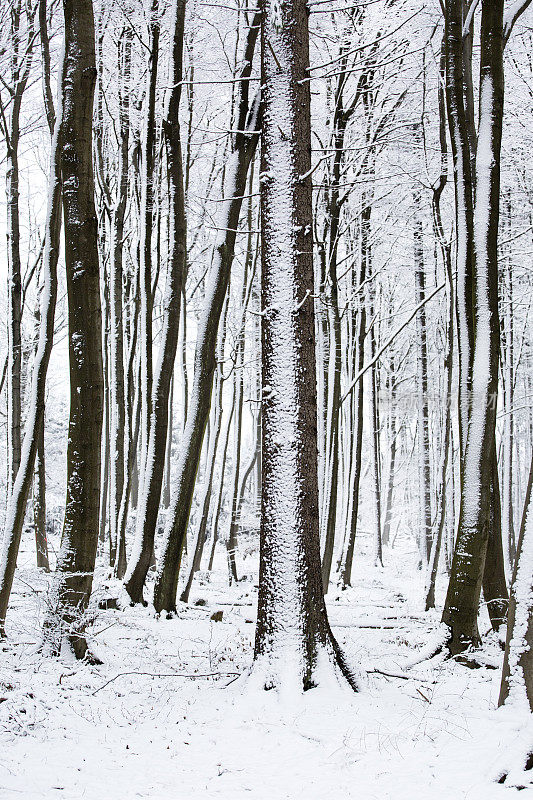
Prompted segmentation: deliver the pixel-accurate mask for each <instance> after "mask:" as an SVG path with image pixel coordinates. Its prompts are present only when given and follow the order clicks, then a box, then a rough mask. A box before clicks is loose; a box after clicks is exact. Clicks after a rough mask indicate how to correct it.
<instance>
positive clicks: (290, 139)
mask: <svg viewBox="0 0 533 800" xmlns="http://www.w3.org/2000/svg"><path fill="white" fill-rule="evenodd" d="M262 11H263V16H262V21H261V32H262V47H261V69H262V84H263V104H264V105H263V123H262V153H261V174H262V181H261V212H262V234H261V235H262V312H261V324H262V386H263V393H262V404H261V409H262V422H263V485H262V500H261V552H260V566H259V598H258V615H257V628H256V640H255V661H254V668H253V673H252V676H253V680H255V681H256V682H257V684H258V685H259V686H262V687H264V688H265V689H270V688H273V687H277V688H280V689H282V690H285V689H287V690H289V691H291V690H292V691H294V690H296V691H301V690H303V689H310V688H312V687H313V686H315V685H316V684H317V683H318V681H319V669H320V671H321V672H320V674H321V676H322V677H323V676H324V671H323V670H324V661H325V659H327V660H328V661H329V663H330V664H331V668H332V670H335V669H336V668H340V671H342V672H343V674H344V675H345V676H346V677H347V678H348V680H351V682H352V685H354V688H355V684H354V682H353V678H352V676H351V674H350V672H349V670H348V669H347V666H346V663H345V662H344V659H343V657H342V655H341V653H340V651H339V648H338V645H337V643H336V641H335V639H334V637H333V635H332V632H331V629H330V626H329V622H328V618H327V613H326V607H325V603H324V597H323V587H322V578H321V564H320V539H319V529H318V524H319V520H318V515H319V512H318V475H317V391H316V364H315V347H314V333H315V323H314V304H313V301H312V297H311V296H312V294H313V288H314V279H313V240H312V202H311V194H312V186H311V174H310V173H311V170H310V166H311V125H310V88H309V81H308V80H307V79H306V78H307V75H308V72H307V68H308V65H309V32H308V20H307V16H308V15H307V8H306V5H305V2H304V0H293V2H291V3H290V4H289V3H287V4H284V5H283V6H280V5H279V4H278V3H277V2H275V0H264V2H263V4H262ZM319 665H320V667H319Z"/></svg>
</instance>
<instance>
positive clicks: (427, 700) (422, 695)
mask: <svg viewBox="0 0 533 800" xmlns="http://www.w3.org/2000/svg"><path fill="white" fill-rule="evenodd" d="M416 691H417V692H418V694H419V695H420V697H422V698H423V699H424V700H425V701H426V703H431V700H429V699H428V698H427V697H426V695H425V694H424V692H421V691H420V689H419V688H418V686H417V688H416Z"/></svg>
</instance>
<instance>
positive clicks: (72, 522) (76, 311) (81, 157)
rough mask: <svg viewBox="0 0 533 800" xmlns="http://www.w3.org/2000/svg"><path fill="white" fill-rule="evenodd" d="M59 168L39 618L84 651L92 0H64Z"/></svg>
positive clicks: (97, 341) (95, 380)
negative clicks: (51, 439) (57, 368)
mask: <svg viewBox="0 0 533 800" xmlns="http://www.w3.org/2000/svg"><path fill="white" fill-rule="evenodd" d="M63 10H64V15H65V69H64V73H63V78H62V83H61V93H62V107H63V122H62V142H61V172H62V178H63V209H64V219H65V264H66V273H67V293H68V318H69V361H70V419H69V438H68V445H67V496H66V507H65V522H64V528H63V537H62V542H61V550H60V553H59V558H58V565H57V580H56V585H55V593H54V597H53V600H52V605H51V610H50V613H49V615H48V618H47V620H46V623H45V628H46V632H47V634H48V637H49V642H50V646H51V650H52V652H56V653H58V652H59V651H60V649H61V644H62V642H63V641H68V642H69V643H70V646H71V647H72V649H73V651H74V653H75V655H76V656H77V657H78V658H81V657H83V656H84V655H85V654H86V651H87V643H86V641H85V637H84V635H83V612H84V611H85V609H86V607H87V604H88V602H89V598H90V594H91V589H92V582H93V573H94V564H95V558H96V549H97V544H98V521H99V513H98V512H99V499H100V498H99V492H100V466H101V437H102V410H103V368H102V350H101V348H102V314H101V307H100V287H99V265H98V245H97V220H96V210H95V206H94V177H93V166H92V112H93V99H94V87H95V81H96V74H97V73H96V64H95V38H94V17H93V7H92V2H91V0H64V2H63Z"/></svg>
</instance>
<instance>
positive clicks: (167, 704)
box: [0, 542, 533, 800]
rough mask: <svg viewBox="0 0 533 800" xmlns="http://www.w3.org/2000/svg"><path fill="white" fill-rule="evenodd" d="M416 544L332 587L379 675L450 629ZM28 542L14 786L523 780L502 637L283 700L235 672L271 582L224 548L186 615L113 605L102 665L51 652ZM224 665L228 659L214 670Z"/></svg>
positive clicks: (2, 656) (6, 777)
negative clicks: (502, 705)
mask: <svg viewBox="0 0 533 800" xmlns="http://www.w3.org/2000/svg"><path fill="white" fill-rule="evenodd" d="M404 549H405V552H401V546H400V545H398V546H397V548H396V552H395V557H394V559H392V558H390V562H391V563H390V566H386V567H385V569H378V568H375V567H374V566H373V565H372V558H371V556H370V553H369V552H367V553H366V554H365V553H363V554H359V555H358V556H357V561H356V563H355V564H354V573H355V575H356V580H355V581H354V587H353V588H352V589H350V590H347V591H345V592H337V591H335V590H334V589H331V590H330V593H329V595H328V608H329V614H330V621H331V624H332V627H333V630H334V632H335V634H336V636H337V638H338V640H339V642H340V643H341V644H342V646H343V647H344V648H345V650H346V653H347V655H348V656H349V658H350V659H351V660H352V662H353V663H354V664H357V665H359V668H360V669H361V670H362V671H363V673H365V672H366V671H371V670H372V669H373V668H376V667H377V668H379V669H380V670H383V671H385V672H387V671H389V672H392V673H394V672H396V673H398V672H403V671H404V670H405V667H406V664H407V662H408V661H409V660H411V661H412V660H414V659H415V658H416V656H417V653H421V654H423V652H424V650H426V649H427V648H428V646H430V645H431V642H432V641H434V640H435V638H436V637H438V635H439V615H438V613H436V612H430V613H423V612H422V611H421V608H422V607H423V606H422V600H421V597H422V583H423V575H422V573H421V572H419V571H418V570H417V569H416V554H415V553H414V552H410V551H409V542H405V547H404ZM368 550H370V543H369V546H368ZM398 550H400V553H398ZM25 555H26V554H23V556H22V558H21V560H22V562H23V563H22V568H20V569H19V571H18V573H17V577H16V580H15V595H14V598H13V603H12V609H11V612H10V620H9V626H8V628H9V633H10V639H9V640H8V642H6V643H3V644H2V645H1V646H0V747H1V749H0V798H2V800H3V799H4V798H24V800H34V798H60V797H63V798H68V800H77V798H86V799H87V800H93V798H94V799H96V798H98V800H105V799H106V798H121V800H128V799H129V798H138V797H140V798H154V800H156V799H157V800H159V798H161V800H163V798H165V800H172V798H192V797H194V798H206V800H207V799H211V798H213V799H214V798H224V799H225V798H228V800H229V799H230V798H231V800H240V798H253V799H254V800H256V799H257V800H263V798H264V799H265V800H266V799H267V798H268V800H284V799H285V798H287V799H290V800H293V799H294V800H297V799H298V800H299V798H300V797H305V798H306V800H314V798H317V800H318V798H321V800H323V799H326V800H327V798H358V800H374V798H375V799H376V800H388V799H389V798H394V800H414V799H415V798H421V799H422V800H426V799H427V798H439V799H441V798H442V800H448V799H449V800H459V798H467V800H492V798H503V797H508V796H509V793H511V794H513V791H516V789H515V790H513V789H512V788H510V787H511V786H512V785H513V783H514V785H515V786H516V785H522V786H523V785H524V773H521V771H520V770H519V769H518V765H520V764H521V763H523V759H524V755H525V753H526V752H527V751H528V750H529V748H530V747H531V744H532V743H533V729H532V727H531V722H530V718H529V715H525V716H524V717H523V718H522V717H521V716H520V715H519V714H517V713H516V711H513V712H512V713H510V712H508V711H507V710H506V711H505V712H503V711H496V710H495V709H496V702H497V697H498V690H499V682H500V669H501V660H502V653H501V650H500V648H499V646H498V643H497V642H495V641H491V640H490V637H489V642H488V644H487V646H486V647H485V648H484V651H483V656H484V658H485V660H486V663H487V666H486V667H482V668H479V669H469V668H467V667H465V666H463V665H459V664H456V663H455V662H453V661H443V659H442V656H436V657H435V658H433V659H432V660H431V661H426V662H423V663H421V664H419V665H416V666H413V667H412V668H411V669H410V670H409V671H408V674H409V679H408V680H405V679H402V678H396V677H386V676H384V675H381V674H376V673H374V674H372V673H371V672H369V673H368V675H367V676H366V677H364V678H363V682H362V686H361V691H360V692H359V693H357V694H355V693H353V692H351V690H349V689H343V688H337V687H334V686H324V687H321V688H317V689H313V690H312V691H310V692H307V693H306V694H305V695H304V696H303V697H300V698H295V699H294V702H293V703H287V702H286V699H285V698H283V702H281V701H280V699H279V698H278V696H277V695H276V694H275V692H260V693H255V694H254V693H252V691H251V690H250V687H249V686H248V685H247V683H246V679H245V677H244V678H238V679H237V680H234V678H235V677H236V676H235V675H234V674H233V673H245V671H246V669H247V668H248V667H249V665H250V663H251V659H252V654H253V636H254V621H255V605H256V591H255V589H254V586H253V581H252V580H249V581H248V582H246V581H243V582H241V583H239V584H238V585H237V586H234V587H232V588H231V589H228V587H227V580H226V573H225V568H224V562H223V559H222V557H221V558H220V569H219V570H218V571H216V572H215V574H214V577H212V579H211V581H210V582H209V583H207V582H204V583H202V582H201V581H197V582H195V586H194V588H193V594H192V596H191V603H190V604H189V605H184V604H181V606H180V611H179V614H178V617H177V618H175V619H172V620H166V619H161V620H157V619H155V618H154V616H153V614H152V613H150V610H149V609H148V608H147V609H141V608H139V607H137V608H133V609H132V608H127V609H125V610H124V611H117V610H106V611H101V610H99V611H96V612H95V614H96V615H95V621H94V623H93V625H92V628H91V630H90V647H91V649H92V651H93V652H94V653H95V654H97V655H98V656H99V657H100V658H101V659H102V661H103V664H102V665H99V666H91V665H88V664H85V663H75V662H72V661H66V660H61V659H48V658H44V657H43V656H42V655H41V654H40V653H39V652H38V649H37V647H36V643H37V642H38V633H39V630H40V624H41V622H42V617H43V614H44V612H45V609H46V597H47V589H48V578H47V577H46V576H44V575H43V574H42V573H39V572H37V571H36V570H35V569H32V568H30V567H28V568H24V563H25V562H26V561H27V562H29V561H31V558H30V554H27V559H26V558H25V557H24V556H25ZM248 561H249V562H250V563H251V561H252V559H251V558H250V559H248V560H247V562H245V564H244V566H246V567H247V568H248V570H249V571H250V572H251V571H252V569H251V566H250V564H249V563H248ZM36 587H38V590H36ZM441 589H442V587H441ZM99 597H100V598H101V597H102V589H98V585H97V588H96V591H95V603H97V602H98V599H99ZM198 601H205V605H196V604H195V603H197V602H198ZM215 612H223V613H222V619H221V620H220V621H214V620H212V619H211V617H212V615H213V614H214V613H215ZM218 616H220V614H218ZM487 627H488V626H487ZM494 667H497V668H496V669H495V668H494ZM211 673H221V675H219V676H217V677H200V676H201V675H206V674H211ZM185 675H189V676H191V675H195V676H198V677H197V678H195V679H191V678H187V677H184V676H185ZM528 745H529V747H528ZM513 765H514V766H515V767H516V771H515V772H514V773H513V772H511V774H510V775H509V778H508V779H507V781H506V784H505V785H499V784H498V783H497V779H498V776H499V775H500V774H501V772H502V770H504V769H505V770H507V769H509V768H512V767H513ZM525 774H526V775H531V774H532V773H525ZM513 776H514V779H513ZM526 783H527V779H526ZM530 785H531V786H532V787H533V783H531V784H530ZM529 791H532V792H533V788H532V789H529V790H526V795H528V794H529ZM524 796H525V795H524Z"/></svg>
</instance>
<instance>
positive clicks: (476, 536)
mask: <svg viewBox="0 0 533 800" xmlns="http://www.w3.org/2000/svg"><path fill="white" fill-rule="evenodd" d="M480 59H481V60H480V75H481V77H480V111H479V118H480V123H479V132H478V149H477V157H476V203H475V217H474V233H475V257H476V270H475V272H476V318H475V322H476V331H475V334H476V339H475V350H474V358H473V366H472V393H473V402H472V406H471V411H470V417H469V425H468V432H467V437H466V450H465V455H464V474H463V481H462V486H461V508H460V512H459V529H458V533H457V542H456V547H455V553H454V558H453V563H452V572H451V576H450V583H449V587H448V593H447V596H446V604H445V607H444V612H443V622H444V623H446V624H447V625H448V626H449V628H450V640H449V645H448V646H449V649H450V651H451V652H452V653H457V652H460V651H462V650H464V649H465V648H467V647H468V646H469V645H471V644H478V643H479V640H480V638H479V631H478V626H477V616H478V609H479V598H480V592H481V584H482V579H483V572H484V566H485V557H486V552H487V542H488V538H489V532H490V528H491V490H492V483H493V480H492V479H493V472H492V470H493V468H494V459H495V454H494V448H495V424H496V397H497V392H498V360H499V335H500V330H499V329H500V325H499V313H498V219H499V193H500V147H501V129H502V116H503V93H504V91H503V2H502V0H491V2H490V3H489V2H487V0H484V2H483V10H482V17H481V55H480Z"/></svg>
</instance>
